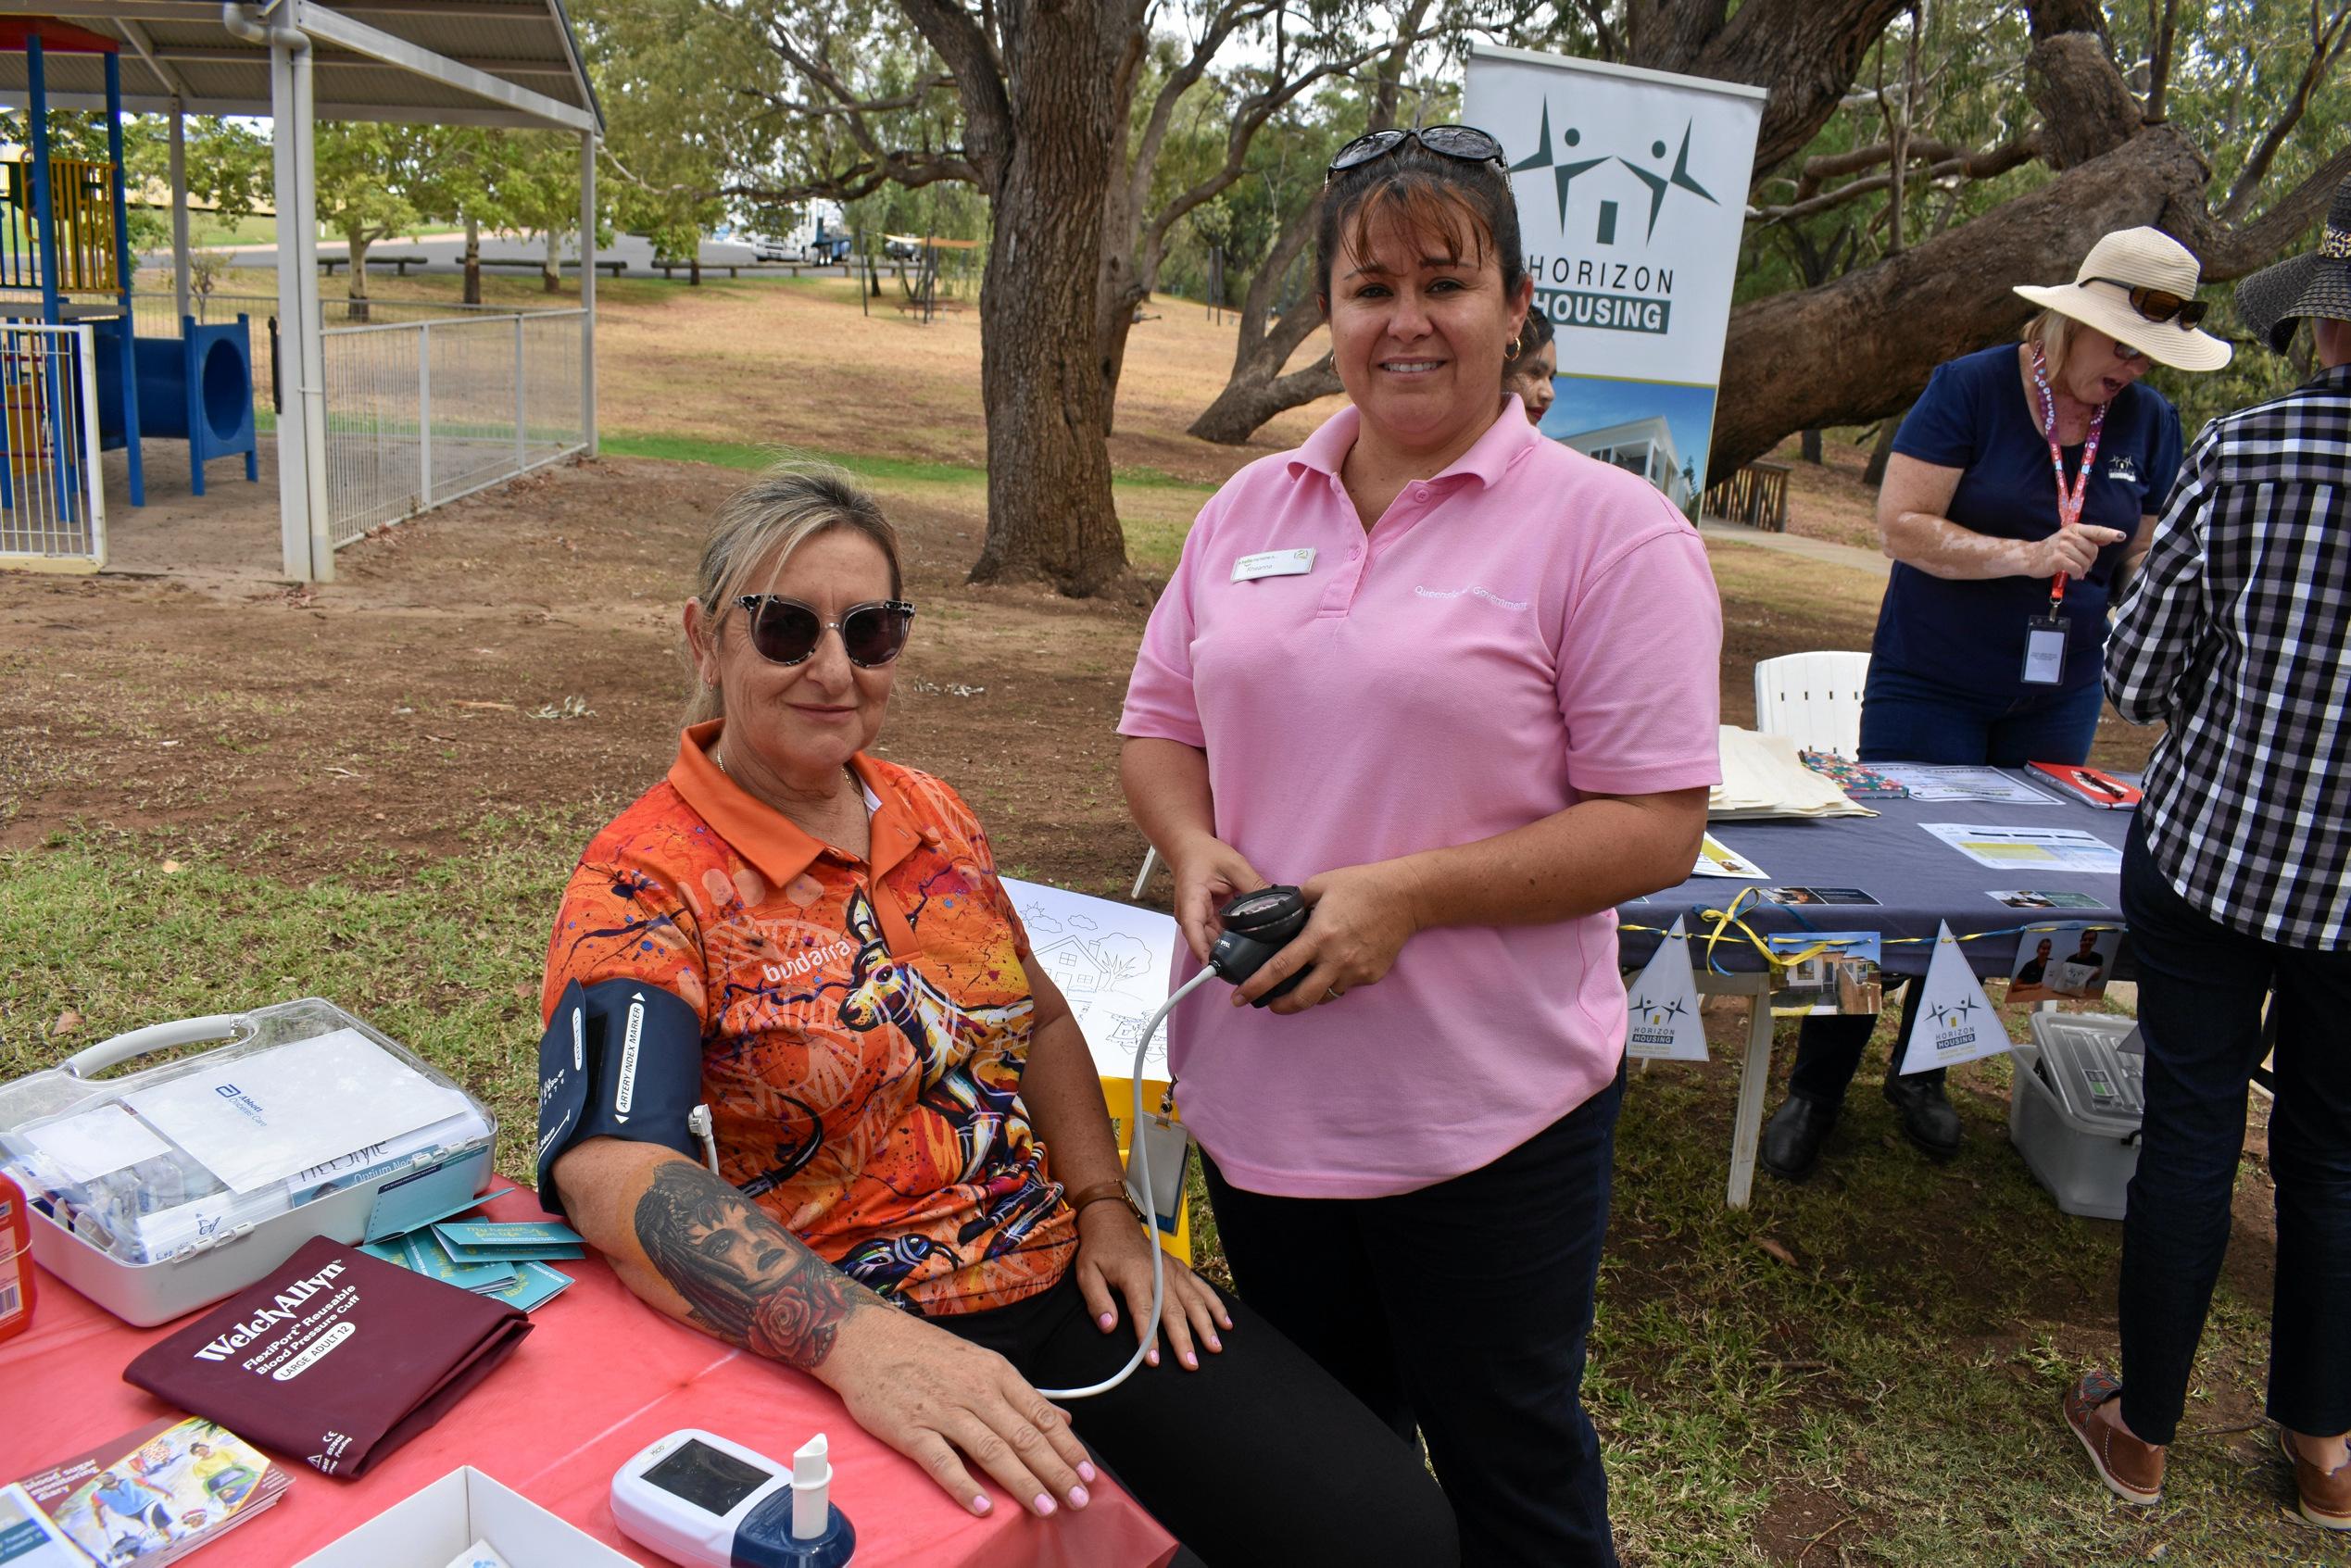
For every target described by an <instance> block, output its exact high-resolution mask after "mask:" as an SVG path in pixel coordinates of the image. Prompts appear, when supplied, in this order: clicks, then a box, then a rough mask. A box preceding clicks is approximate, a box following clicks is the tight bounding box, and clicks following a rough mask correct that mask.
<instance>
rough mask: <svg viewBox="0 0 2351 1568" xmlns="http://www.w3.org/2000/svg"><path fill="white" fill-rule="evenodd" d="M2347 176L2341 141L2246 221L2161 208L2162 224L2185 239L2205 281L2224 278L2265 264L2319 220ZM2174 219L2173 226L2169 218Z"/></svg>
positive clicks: (2350, 150) (2348, 162)
mask: <svg viewBox="0 0 2351 1568" xmlns="http://www.w3.org/2000/svg"><path fill="white" fill-rule="evenodd" d="M2346 179H2351V147H2345V148H2344V149H2343V150H2342V151H2340V152H2338V153H2336V154H2335V155H2334V157H2331V158H2329V159H2327V161H2326V162H2324V163H2322V164H2320V166H2319V167H2318V168H2316V169H2312V170H2311V171H2310V172H2309V173H2308V174H2307V175H2306V176H2304V177H2303V180H2302V182H2301V183H2300V184H2297V185H2296V186H2294V189H2293V190H2291V191H2289V192H2287V193H2286V194H2284V195H2282V196H2280V197H2279V198H2278V199H2277V200H2276V201H2274V202H2272V203H2270V204H2269V210H2268V211H2266V212H2264V213H2262V215H2261V216H2260V217H2258V218H2257V219H2255V220H2252V221H2251V222H2249V223H2239V224H2235V225H2233V226H2232V225H2230V224H2229V223H2227V222H2226V221H2225V213H2222V214H2213V215H2209V216H2207V215H2206V214H2203V213H2185V212H2181V213H2173V212H2170V211H2167V212H2166V213H2165V214H2164V227H2165V228H2167V229H2169V230H2170V232H2173V233H2175V234H2178V235H2180V236H2181V239H2182V240H2183V241H2185V243H2186V244H2187V245H2188V248H2189V249H2191V250H2193V251H2194V252H2195V253H2196V257H2197V259H2198V260H2200V261H2201V262H2202V263H2203V264H2204V281H2205V282H2207V283H2219V282H2228V281H2229V280H2231V279H2232V278H2242V277H2244V275H2245V274H2246V273H2248V272H2252V271H2255V270H2258V269H2260V268H2263V267H2266V266H2268V265H2269V263H2270V262H2271V261H2273V260H2275V259H2276V258H2277V257H2278V256H2279V255H2280V254H2281V253H2282V252H2283V251H2284V250H2285V248H2286V247H2287V246H2289V245H2293V244H2294V241H2295V240H2297V239H2299V238H2300V237H2301V236H2302V234H2303V233H2304V232H2305V231H2307V229H2308V228H2309V227H2310V225H2311V224H2313V223H2315V222H2317V221H2318V220H2319V217H2320V214H2322V213H2324V212H2325V211H2326V209H2327V204H2328V202H2330V201H2331V200H2332V199H2333V196H2334V193H2335V188H2336V187H2337V186H2339V185H2341V184H2342V183H2343V182H2344V181H2345V180H2346ZM2175 218H2176V219H2177V220H2178V222H2177V226H2175V225H2174V219H2175Z"/></svg>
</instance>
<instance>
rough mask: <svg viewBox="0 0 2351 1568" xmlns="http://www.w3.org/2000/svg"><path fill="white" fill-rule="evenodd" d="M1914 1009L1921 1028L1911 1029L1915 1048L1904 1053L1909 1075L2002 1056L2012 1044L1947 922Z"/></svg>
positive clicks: (1940, 928) (1937, 932) (1940, 929)
mask: <svg viewBox="0 0 2351 1568" xmlns="http://www.w3.org/2000/svg"><path fill="white" fill-rule="evenodd" d="M1910 1006H1911V1008H1912V1010H1914V1011H1916V1012H1917V1015H1918V1022H1916V1023H1914V1024H1912V1025H1911V1027H1910V1048H1909V1049H1908V1050H1907V1051H1905V1052H1904V1053H1903V1058H1902V1070H1903V1072H1905V1073H1924V1072H1926V1071H1927V1070H1928V1069H1930V1068H1934V1067H1952V1066H1955V1065H1957V1064H1958V1063H1960V1062H1963V1061H1973V1060H1976V1059H1977V1058H1978V1057H1985V1056H1998V1055H1999V1054H2000V1053H2001V1052H2002V1051H2005V1050H2006V1049H2007V1048H2008V1047H2009V1045H2010V1043H2011V1042H2010V1041H2009V1039H2008V1031H2007V1030H2006V1029H2005V1028H2004V1027H2003V1026H2002V1024H2001V1022H2000V1015H1999V1014H1998V1013H1996V1012H1994V1011H1993V1010H1992V1003H1991V1001H1990V999H1989V998H1987V997H1985V996H1984V994H1983V985H1982V983H1981V982H1980V981H1978V980H1977V979H1976V972H1975V971H1974V970H1972V969H1969V968H1968V955H1967V954H1965V953H1963V952H1961V951H1960V950H1959V939H1958V938H1957V937H1955V936H1954V935H1951V925H1950V922H1947V921H1946V922H1942V923H1941V924H1939V925H1937V926H1936V927H1935V950H1934V956H1933V957H1932V958H1930V960H1927V978H1926V979H1925V980H1923V981H1921V982H1919V985H1918V992H1917V995H1916V996H1914V997H1911V999H1910Z"/></svg>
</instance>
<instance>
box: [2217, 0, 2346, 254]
mask: <svg viewBox="0 0 2351 1568" xmlns="http://www.w3.org/2000/svg"><path fill="white" fill-rule="evenodd" d="M2346 21H2351V0H2345V4H2343V5H2340V6H2336V7H2335V12H2334V15H2333V16H2332V17H2330V18H2328V19H2327V20H2326V22H2325V24H2324V25H2323V26H2321V25H2320V21H2319V7H2318V5H2317V3H2316V0H2312V5H2311V6H2310V58H2309V61H2308V63H2307V64H2306V65H2305V66H2304V67H2303V68H2302V79H2301V80H2300V81H2299V82H2295V83H2294V96H2293V97H2291V98H2289V99H2288V100H2287V101H2286V106H2285V107H2284V108H2283V109H2282V110H2281V111H2279V114H2278V118H2277V120H2276V122H2275V123H2273V124H2272V125H2271V126H2270V127H2269V131H2268V132H2265V133H2264V134H2263V135H2262V138H2261V141H2260V143H2259V144H2257V146H2256V147H2255V148H2254V149H2253V156H2252V157H2248V158H2246V159H2245V160H2244V168H2243V169H2239V170H2237V178H2236V182H2235V183H2233V184H2232V185H2231V186H2230V187H2229V196H2228V199H2227V200H2226V201H2224V202H2222V203H2221V204H2220V217H2221V218H2222V219H2223V220H2226V221H2228V222H2231V223H2233V222H2235V221H2236V220H2238V219H2240V218H2242V217H2244V213H2245V209H2246V208H2248V207H2251V206H2252V205H2253V198H2254V196H2255V195H2256V194H2257V193H2258V192H2259V191H2260V189H2261V182H2262V181H2264V180H2266V179H2268V178H2269V166H2270V165H2271V164H2272V163H2274V162H2276V161H2277V157H2278V149H2279V148H2281V147H2282V146H2284V145H2285V141H2286V138H2287V137H2288V136H2290V135H2292V134H2293V133H2294V127H2295V126H2296V125H2298V124H2300V123H2301V121H2302V116H2303V113H2304V112H2305V111H2306V110H2307V109H2308V108H2309V107H2310V95H2311V94H2313V93H2314V92H2316V91H2317V90H2318V86H2319V83H2320V82H2323V81H2324V80H2326V77H2327V73H2328V72H2330V71H2331V70H2332V69H2334V65H2335V62H2336V61H2337V60H2338V59H2340V58H2341V57H2342V56H2343V49H2344V44H2345V42H2346V41H2351V29H2346V28H2345V25H2344V24H2345V22H2346Z"/></svg>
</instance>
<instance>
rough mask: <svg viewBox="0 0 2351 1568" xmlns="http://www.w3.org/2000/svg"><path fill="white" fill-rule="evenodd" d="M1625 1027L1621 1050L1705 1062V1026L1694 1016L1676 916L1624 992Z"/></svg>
mask: <svg viewBox="0 0 2351 1568" xmlns="http://www.w3.org/2000/svg"><path fill="white" fill-rule="evenodd" d="M1625 1002H1626V1008H1627V1010H1628V1012H1629V1013H1630V1014H1631V1022H1630V1026H1629V1027H1628V1029H1627V1030H1626V1033H1625V1054H1626V1055H1627V1056H1634V1057H1649V1058H1653V1059H1655V1060H1661V1061H1704V1060H1706V1027H1705V1025H1704V1023H1703V1022H1700V1021H1699V1018H1698V982H1697V979H1696V977H1695V976H1694V975H1692V974H1691V971H1690V937H1689V935H1687V934H1686V933H1684V932H1683V930H1682V928H1681V918H1680V917H1679V916H1676V917H1675V919H1674V924H1673V929H1672V930H1671V931H1668V932H1666V936H1665V940H1663V941H1661V942H1659V943H1658V944H1657V952H1656V955H1655V956H1654V957H1653V958H1652V959H1651V960H1649V962H1648V963H1647V964H1646V965H1645V966H1644V967H1643V968H1642V969H1641V972H1640V973H1639V974H1638V975H1636V976H1634V977H1633V983H1632V986H1631V988H1630V989H1629V990H1628V991H1627V992H1626V993H1625Z"/></svg>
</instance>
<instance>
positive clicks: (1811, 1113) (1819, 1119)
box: [1762, 1095, 1837, 1182]
mask: <svg viewBox="0 0 2351 1568" xmlns="http://www.w3.org/2000/svg"><path fill="white" fill-rule="evenodd" d="M1836 1124H1837V1108H1836V1107H1835V1106H1833V1105H1829V1104H1825V1103H1823V1102H1822V1101H1820V1100H1817V1099H1806V1098H1804V1096H1802V1095H1790V1096H1789V1097H1788V1098H1787V1102H1786V1103H1785V1104H1783V1105H1781V1106H1780V1108H1779V1110H1775V1111H1773V1112H1772V1115H1771V1120H1770V1121H1768V1122H1766V1123H1764V1131H1763V1156H1762V1160H1763V1168H1764V1169H1765V1170H1766V1171H1768V1172H1770V1173H1772V1174H1773V1175H1775V1176H1778V1177H1779V1179H1780V1180H1781V1181H1783V1182H1801V1181H1803V1180H1804V1178H1805V1177H1806V1176H1809V1175H1811V1174H1812V1168H1813V1167H1814V1166H1815V1165H1817V1164H1818V1163H1819V1162H1820V1146H1821V1145H1822V1144H1824V1143H1826V1142H1828V1141H1829V1128H1831V1127H1833V1126H1835V1125H1836Z"/></svg>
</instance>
